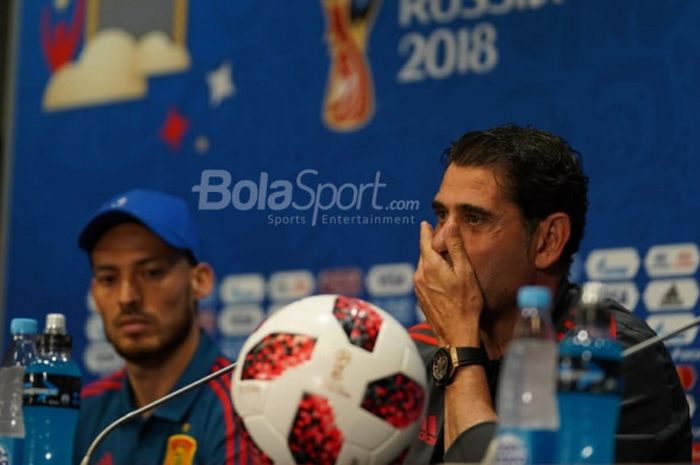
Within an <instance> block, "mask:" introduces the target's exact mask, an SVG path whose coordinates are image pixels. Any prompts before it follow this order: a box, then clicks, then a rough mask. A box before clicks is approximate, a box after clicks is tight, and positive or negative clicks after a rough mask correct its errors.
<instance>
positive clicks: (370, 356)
mask: <svg viewBox="0 0 700 465" xmlns="http://www.w3.org/2000/svg"><path fill="white" fill-rule="evenodd" d="M231 391H232V393H231V394H232V397H233V405H234V408H235V409H236V412H237V413H238V415H239V416H240V417H241V418H242V419H243V423H244V426H245V431H246V432H245V433H244V434H245V435H246V436H247V439H248V440H249V441H248V442H249V444H251V445H252V447H253V449H254V458H255V460H256V461H257V462H258V463H276V464H294V463H297V464H301V463H313V464H319V465H324V464H358V465H360V464H370V465H374V464H386V463H391V462H398V461H401V459H402V458H403V457H404V455H405V453H406V452H407V451H408V444H409V442H410V441H411V440H412V439H414V438H415V437H416V431H417V429H418V427H419V426H420V422H421V420H422V417H423V415H424V413H425V407H426V404H427V402H426V400H427V399H426V397H427V390H426V368H425V365H424V364H423V362H422V360H421V357H420V355H419V353H418V350H417V348H416V347H415V345H414V344H413V341H412V340H411V339H410V337H409V335H408V333H407V332H406V330H405V329H404V327H403V326H401V324H400V323H399V322H398V321H396V320H395V319H394V318H393V317H392V316H391V315H389V314H388V313H386V312H385V311H383V310H381V309H379V308H377V307H375V306H374V305H372V304H370V303H367V302H365V301H363V300H360V299H354V298H349V297H343V296H338V295H319V296H314V297H307V298H305V299H301V300H298V301H296V302H293V303H291V304H289V305H287V306H285V307H283V308H282V309H280V310H279V311H277V312H276V313H274V314H273V315H272V316H270V317H269V318H268V319H267V320H266V321H265V322H264V323H263V324H262V325H261V326H260V327H259V328H258V329H257V330H256V331H255V332H254V333H253V334H251V335H250V337H248V339H247V341H246V342H245V344H244V345H243V348H242V349H241V352H240V353H239V355H238V365H237V366H236V369H235V371H234V373H233V380H232V388H231Z"/></svg>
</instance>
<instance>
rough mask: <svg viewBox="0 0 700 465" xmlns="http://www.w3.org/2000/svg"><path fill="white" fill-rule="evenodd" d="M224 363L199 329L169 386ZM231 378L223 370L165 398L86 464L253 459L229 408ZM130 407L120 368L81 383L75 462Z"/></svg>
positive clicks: (229, 463) (191, 464) (220, 464)
mask: <svg viewBox="0 0 700 465" xmlns="http://www.w3.org/2000/svg"><path fill="white" fill-rule="evenodd" d="M229 363H231V362H230V361H229V360H227V359H226V358H225V357H224V356H223V355H222V354H221V353H220V351H219V349H218V348H217V347H216V345H215V344H214V342H213V341H212V340H211V338H210V337H209V336H208V335H207V334H206V333H204V332H202V333H201V337H200V342H199V345H198V347H197V350H196V352H195V354H194V356H193V358H192V360H191V361H190V363H189V365H188V366H187V368H186V370H185V372H184V373H183V375H182V376H181V377H180V379H179V380H178V382H177V384H176V385H175V387H174V388H173V391H174V390H176V389H179V388H181V387H183V386H185V385H187V384H189V383H191V382H193V381H195V380H197V379H199V378H202V377H203V376H205V375H207V374H209V373H212V372H214V371H216V370H218V369H220V368H223V367H224V366H226V365H228V364H229ZM230 379H231V375H230V373H228V374H224V375H222V376H220V377H218V378H216V379H214V380H212V381H209V382H208V383H207V384H205V385H203V386H200V387H198V388H196V389H195V390H193V391H190V392H187V393H185V394H183V395H182V396H179V397H176V398H174V399H172V400H170V401H168V402H166V403H165V404H163V405H161V406H160V407H158V408H157V409H156V410H155V411H153V412H152V414H151V415H150V416H149V417H148V418H143V417H140V418H137V419H135V420H132V421H131V422H130V423H127V424H124V425H122V426H120V427H119V428H117V429H116V430H114V431H112V432H111V433H110V434H109V435H107V437H105V439H104V440H103V441H102V443H101V444H100V445H99V446H98V447H97V449H96V450H95V452H94V453H93V455H92V458H91V460H90V464H99V465H156V464H175V463H178V464H182V465H234V464H239V463H247V462H248V461H249V460H252V459H251V457H249V449H250V447H249V446H247V445H246V443H247V441H246V440H244V439H243V437H244V436H246V435H245V433H244V432H243V429H242V422H241V421H240V419H239V418H238V417H237V415H236V414H235V412H234V410H233V405H232V402H231V395H230V392H231V381H230ZM135 408H136V407H135V405H134V401H133V395H132V392H131V386H130V384H129V381H128V378H127V376H126V370H125V369H122V370H120V371H118V372H116V373H114V374H112V375H110V376H108V377H106V378H103V379H100V380H98V381H95V382H93V383H91V384H89V385H87V386H85V388H84V389H83V391H82V404H81V408H80V417H79V419H78V426H77V428H76V437H75V445H74V460H73V461H74V463H75V464H76V465H77V464H78V463H80V460H81V459H82V458H83V455H84V454H85V453H86V452H87V449H88V447H89V446H90V443H91V442H92V440H93V439H94V438H95V437H96V436H97V435H98V434H99V433H100V431H102V430H103V429H104V428H105V427H106V426H108V425H109V424H110V423H112V422H113V421H114V420H116V419H117V418H119V417H121V416H122V415H125V414H127V413H129V412H130V411H132V410H134V409H135Z"/></svg>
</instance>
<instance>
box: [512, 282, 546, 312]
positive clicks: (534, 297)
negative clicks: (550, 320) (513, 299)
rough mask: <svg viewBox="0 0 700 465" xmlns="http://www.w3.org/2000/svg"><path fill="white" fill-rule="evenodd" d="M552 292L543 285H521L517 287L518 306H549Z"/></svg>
mask: <svg viewBox="0 0 700 465" xmlns="http://www.w3.org/2000/svg"><path fill="white" fill-rule="evenodd" d="M551 300H552V293H551V292H550V291H549V288H546V287H544V286H523V287H521V288H520V289H518V307H520V308H525V307H535V308H545V309H546V308H549V303H550V302H551Z"/></svg>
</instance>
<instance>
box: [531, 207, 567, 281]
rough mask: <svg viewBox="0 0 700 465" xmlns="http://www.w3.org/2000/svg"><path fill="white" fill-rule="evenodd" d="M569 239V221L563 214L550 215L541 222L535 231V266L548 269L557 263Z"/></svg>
mask: <svg viewBox="0 0 700 465" xmlns="http://www.w3.org/2000/svg"><path fill="white" fill-rule="evenodd" d="M569 237H571V220H570V219H569V215H567V214H566V213H563V212H556V213H552V214H551V215H549V216H548V217H546V218H545V219H543V220H542V221H540V224H539V225H538V227H537V230H536V231H535V237H534V238H533V240H534V241H535V266H536V267H537V268H539V269H546V268H550V267H551V266H552V265H554V264H555V263H557V261H558V260H559V258H560V257H561V254H562V253H563V252H564V247H566V244H567V243H568V242H569Z"/></svg>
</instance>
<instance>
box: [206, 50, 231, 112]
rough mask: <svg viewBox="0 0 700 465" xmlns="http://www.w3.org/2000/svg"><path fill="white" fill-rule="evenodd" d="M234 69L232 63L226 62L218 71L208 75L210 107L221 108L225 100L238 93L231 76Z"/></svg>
mask: <svg viewBox="0 0 700 465" xmlns="http://www.w3.org/2000/svg"><path fill="white" fill-rule="evenodd" d="M232 69H233V66H232V65H231V63H230V62H228V61H225V62H223V63H222V64H221V66H219V67H218V68H217V69H216V70H214V71H211V72H209V73H207V84H209V105H211V106H219V105H221V102H222V101H223V100H224V99H227V98H229V97H231V96H232V95H234V94H235V93H236V86H235V84H234V83H233V80H232V76H231V71H232Z"/></svg>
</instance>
